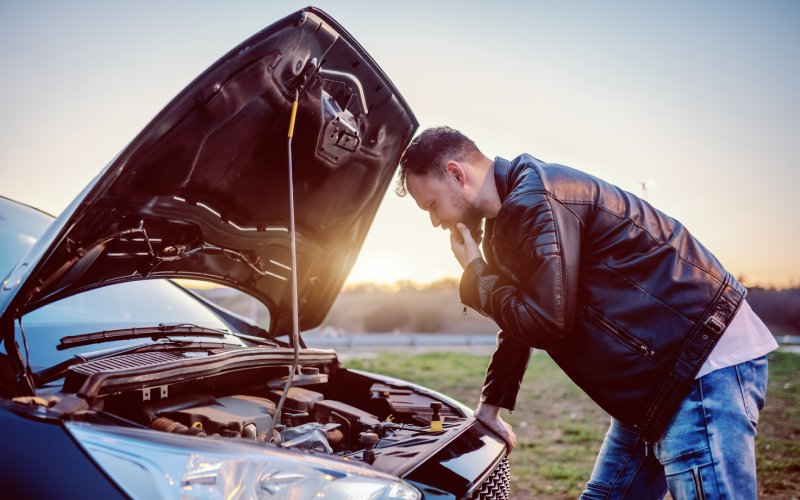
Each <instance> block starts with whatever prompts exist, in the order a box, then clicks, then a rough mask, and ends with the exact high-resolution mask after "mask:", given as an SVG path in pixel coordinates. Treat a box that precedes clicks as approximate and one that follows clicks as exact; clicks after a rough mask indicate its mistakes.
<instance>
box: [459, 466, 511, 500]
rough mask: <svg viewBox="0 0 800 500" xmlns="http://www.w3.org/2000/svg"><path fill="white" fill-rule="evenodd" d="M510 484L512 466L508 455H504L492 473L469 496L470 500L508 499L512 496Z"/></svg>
mask: <svg viewBox="0 0 800 500" xmlns="http://www.w3.org/2000/svg"><path fill="white" fill-rule="evenodd" d="M510 486H511V466H510V465H509V464H508V457H503V459H502V460H501V461H500V462H499V463H498V464H497V467H495V468H494V470H493V471H492V473H491V474H489V476H488V477H487V478H486V480H484V481H483V482H482V483H481V485H480V487H479V488H478V489H476V490H475V491H473V492H472V494H471V495H470V496H469V497H468V498H469V500H495V499H500V500H507V499H508V498H510V494H509V489H510Z"/></svg>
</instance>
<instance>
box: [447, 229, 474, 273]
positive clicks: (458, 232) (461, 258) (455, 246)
mask: <svg viewBox="0 0 800 500" xmlns="http://www.w3.org/2000/svg"><path fill="white" fill-rule="evenodd" d="M450 249H451V250H453V255H455V256H456V259H458V263H459V264H461V268H462V269H466V267H467V264H469V263H470V262H472V261H473V260H474V259H478V258H481V250H480V249H479V248H478V244H477V243H476V242H475V239H474V238H473V237H472V233H471V232H470V230H469V228H468V227H467V225H466V224H463V223H461V222H459V223H458V224H456V227H450Z"/></svg>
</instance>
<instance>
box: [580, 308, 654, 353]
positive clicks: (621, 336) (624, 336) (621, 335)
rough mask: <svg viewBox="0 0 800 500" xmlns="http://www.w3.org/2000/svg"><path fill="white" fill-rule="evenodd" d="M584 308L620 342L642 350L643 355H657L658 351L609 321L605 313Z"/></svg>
mask: <svg viewBox="0 0 800 500" xmlns="http://www.w3.org/2000/svg"><path fill="white" fill-rule="evenodd" d="M583 310H584V311H586V313H587V314H589V316H591V317H592V318H594V319H595V320H596V321H597V322H598V323H600V324H601V325H602V326H603V327H604V328H605V330H606V331H607V332H608V333H610V334H611V335H613V336H614V337H615V338H617V339H618V340H619V341H620V342H622V343H624V344H626V345H628V346H630V347H631V348H633V350H634V351H638V352H640V353H641V354H642V356H644V357H646V358H647V357H651V356H655V355H656V351H654V350H653V349H652V348H651V347H650V346H648V345H647V344H645V343H644V342H642V341H641V340H639V339H637V338H636V337H633V336H632V335H630V334H629V333H628V332H625V331H623V330H620V329H619V328H617V327H616V326H614V325H613V324H611V322H609V321H608V320H607V319H606V318H605V317H603V315H601V314H600V313H598V312H596V311H595V310H594V309H592V308H590V307H588V306H584V308H583Z"/></svg>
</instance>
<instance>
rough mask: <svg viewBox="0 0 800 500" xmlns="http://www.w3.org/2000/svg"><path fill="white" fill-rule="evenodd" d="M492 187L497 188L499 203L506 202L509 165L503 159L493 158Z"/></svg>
mask: <svg viewBox="0 0 800 500" xmlns="http://www.w3.org/2000/svg"><path fill="white" fill-rule="evenodd" d="M493 167H494V185H495V187H496V188H497V194H498V195H499V196H500V203H503V202H504V201H506V196H508V174H509V169H510V167H511V163H510V162H509V161H508V160H506V159H505V158H501V157H499V156H496V157H495V158H494V166H493Z"/></svg>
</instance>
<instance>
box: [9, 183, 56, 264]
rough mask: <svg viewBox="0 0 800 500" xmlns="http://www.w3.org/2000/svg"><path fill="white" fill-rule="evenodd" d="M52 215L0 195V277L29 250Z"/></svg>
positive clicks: (51, 219) (47, 224)
mask: <svg viewBox="0 0 800 500" xmlns="http://www.w3.org/2000/svg"><path fill="white" fill-rule="evenodd" d="M51 222H53V217H51V216H49V215H47V214H45V213H44V212H40V211H38V210H36V209H34V208H31V207H29V206H27V205H23V204H21V203H17V202H16V201H12V200H9V199H8V198H3V197H2V196H0V277H3V278H4V277H5V276H6V275H7V274H8V273H10V272H11V270H12V269H13V268H14V266H15V265H16V264H17V262H19V260H20V259H21V258H22V257H23V256H24V255H25V253H26V252H27V251H28V250H30V248H31V247H32V246H33V244H34V243H36V240H38V239H39V237H40V236H41V235H42V233H44V231H45V229H47V227H48V226H49V225H50V223H51Z"/></svg>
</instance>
